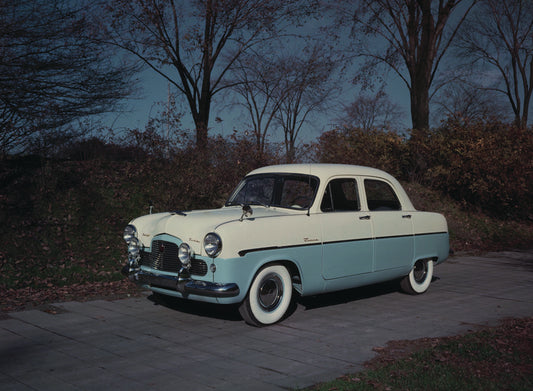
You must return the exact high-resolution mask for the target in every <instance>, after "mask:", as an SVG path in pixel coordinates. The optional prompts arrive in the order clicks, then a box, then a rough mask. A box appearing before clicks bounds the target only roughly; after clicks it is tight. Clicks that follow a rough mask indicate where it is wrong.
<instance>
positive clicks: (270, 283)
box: [258, 274, 283, 311]
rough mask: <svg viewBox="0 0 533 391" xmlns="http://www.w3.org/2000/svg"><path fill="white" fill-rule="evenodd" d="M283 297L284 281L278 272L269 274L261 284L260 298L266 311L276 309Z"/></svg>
mask: <svg viewBox="0 0 533 391" xmlns="http://www.w3.org/2000/svg"><path fill="white" fill-rule="evenodd" d="M282 297H283V283H282V281H281V278H280V277H279V276H278V275H277V274H268V275H266V276H265V277H264V278H263V280H261V284H260V286H259V292H258V299H259V304H260V305H261V307H262V308H263V309H264V310H266V311H272V310H273V309H275V308H276V307H277V306H278V304H279V303H280V301H281V298H282Z"/></svg>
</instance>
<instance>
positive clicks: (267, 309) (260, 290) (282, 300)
mask: <svg viewBox="0 0 533 391" xmlns="http://www.w3.org/2000/svg"><path fill="white" fill-rule="evenodd" d="M291 300H292V283H291V276H290V274H289V271H288V270H287V268H286V267H285V266H282V265H271V266H266V267H264V268H263V269H261V270H260V271H259V273H257V275H256V276H255V278H254V280H253V282H252V285H251V286H250V290H249V291H248V294H247V295H246V298H245V299H244V301H243V302H242V304H241V306H240V307H239V312H240V314H241V316H242V317H243V319H244V320H245V322H246V323H248V324H251V325H253V326H258V327H260V326H267V325H270V324H273V323H276V322H279V321H280V320H281V319H282V318H283V316H285V314H286V312H287V310H288V308H289V306H290V303H291Z"/></svg>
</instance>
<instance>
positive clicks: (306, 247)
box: [123, 164, 449, 326]
mask: <svg viewBox="0 0 533 391" xmlns="http://www.w3.org/2000/svg"><path fill="white" fill-rule="evenodd" d="M124 240H125V241H126V243H127V245H128V262H127V264H126V266H125V267H124V269H123V271H124V273H125V274H127V275H128V276H129V278H130V279H131V280H133V281H135V282H136V283H138V284H139V285H141V286H143V287H144V288H148V289H150V290H152V291H153V292H156V293H158V294H163V295H169V296H175V297H179V298H182V299H186V300H194V301H203V302H211V303H219V304H235V303H240V307H239V310H240V313H241V315H242V317H243V319H244V320H245V321H246V322H247V323H249V324H252V325H256V326H264V325H270V324H273V323H276V322H278V321H280V320H282V319H283V318H284V317H285V316H286V314H287V312H288V309H289V306H290V304H291V301H292V300H294V299H295V296H296V295H299V296H310V295H317V294H320V293H325V292H333V291H339V290H343V289H349V288H354V287H359V286H363V285H370V284H375V283H379V282H383V281H387V280H395V279H398V280H400V286H401V288H402V289H403V290H404V291H405V292H407V293H410V294H420V293H423V292H425V291H426V290H427V289H428V287H429V285H430V283H431V280H432V277H433V268H434V266H436V265H438V264H439V263H441V262H443V261H444V260H445V259H446V258H447V257H448V254H449V235H448V227H447V223H446V220H445V218H444V217H443V216H442V215H440V214H437V213H431V212H422V211H418V210H415V208H414V207H413V205H412V203H411V201H410V200H409V197H408V196H407V194H406V192H405V191H404V189H403V188H402V186H401V185H400V183H399V182H398V181H397V180H396V179H395V178H394V177H392V176H391V175H389V174H387V173H385V172H383V171H381V170H378V169H374V168H369V167H362V166H352V165H340V164H288V165H277V166H269V167H263V168H259V169H257V170H254V171H252V172H250V173H249V174H248V175H246V176H245V177H244V179H243V180H242V181H241V183H239V185H238V186H237V188H236V189H235V190H234V192H233V193H232V194H231V196H230V197H229V199H228V200H227V202H226V203H225V205H224V206H222V207H221V208H219V209H211V210H195V211H174V212H167V213H156V214H149V215H146V216H142V217H139V218H136V219H134V220H132V221H131V222H130V223H129V224H128V226H127V227H126V229H125V231H124Z"/></svg>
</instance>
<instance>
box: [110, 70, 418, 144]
mask: <svg viewBox="0 0 533 391" xmlns="http://www.w3.org/2000/svg"><path fill="white" fill-rule="evenodd" d="M139 79H140V81H139V87H140V90H141V91H140V93H139V97H138V98H131V99H127V100H125V102H124V103H125V109H124V111H123V112H119V113H110V114H107V115H105V116H103V118H102V122H103V123H104V125H106V126H109V127H112V128H113V129H114V130H115V131H122V130H125V129H134V128H139V129H143V128H144V127H145V126H146V124H147V123H148V120H149V119H150V118H151V117H155V116H157V114H158V112H159V111H161V108H162V106H161V105H164V104H165V102H166V101H167V99H168V91H169V83H168V81H167V80H166V79H164V78H163V77H162V76H161V75H158V74H157V73H156V72H155V71H153V70H150V69H147V70H145V71H143V72H142V73H141V74H140V75H139ZM346 84H347V86H346V88H345V91H343V92H342V96H341V97H340V101H341V102H343V103H344V104H349V103H351V102H352V101H353V100H354V99H355V97H356V95H357V93H358V88H357V87H356V86H353V85H350V83H349V82H347V83H346ZM172 88H173V87H172V86H170V91H173V90H172ZM386 92H387V94H388V95H389V97H390V98H391V100H392V101H393V102H394V103H396V104H398V105H399V106H400V107H401V109H402V110H403V112H404V116H403V126H402V127H401V128H402V129H403V128H405V129H407V128H408V127H409V126H410V123H411V119H410V114H409V110H410V108H409V94H408V90H407V88H406V87H405V84H404V83H403V82H402V81H401V80H399V79H394V78H390V80H389V82H388V86H387V89H386ZM233 106H234V108H233V109H230V108H228V105H227V104H221V103H220V102H217V101H216V98H215V102H214V104H213V105H212V112H211V116H210V123H209V134H210V135H211V136H213V135H216V134H221V135H223V136H227V135H230V134H232V132H233V129H237V130H238V131H245V130H247V125H248V124H249V123H250V121H249V119H248V117H247V114H246V113H245V112H244V110H243V109H242V108H241V107H240V106H238V105H237V104H235V105H233ZM178 107H180V109H181V112H182V113H183V114H184V116H183V119H182V126H183V128H184V129H190V130H193V129H194V122H193V120H192V117H191V114H190V113H189V109H188V106H187V104H186V103H184V102H182V103H180V101H179V99H178ZM339 109H340V107H339ZM340 115H341V111H338V112H335V111H333V110H329V111H327V112H325V113H320V114H319V115H318V117H317V118H316V119H315V120H314V121H312V123H309V124H307V125H306V126H305V128H304V130H302V132H301V134H300V135H299V141H300V142H302V143H309V142H313V141H316V139H317V138H318V137H319V136H320V135H321V134H322V133H323V132H325V131H328V130H331V129H333V128H334V126H335V123H336V120H337V118H338V117H339V116H340ZM217 117H219V118H221V119H222V121H221V122H218V121H215V120H214V119H215V118H217ZM269 132H270V139H271V141H273V142H282V141H283V132H282V130H280V129H276V128H275V127H271V128H269Z"/></svg>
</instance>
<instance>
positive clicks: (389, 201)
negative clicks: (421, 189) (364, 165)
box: [365, 179, 401, 211]
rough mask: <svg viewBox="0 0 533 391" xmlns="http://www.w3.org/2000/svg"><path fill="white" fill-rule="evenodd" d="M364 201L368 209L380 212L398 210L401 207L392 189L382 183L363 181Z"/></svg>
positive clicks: (369, 180)
mask: <svg viewBox="0 0 533 391" xmlns="http://www.w3.org/2000/svg"><path fill="white" fill-rule="evenodd" d="M365 192H366V200H367V202H368V209H370V210H373V211H380V210H400V209H401V205H400V201H399V200H398V197H397V196H396V193H395V192H394V190H393V189H392V187H391V186H390V185H389V184H388V183H386V182H383V181H377V180H374V179H365Z"/></svg>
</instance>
